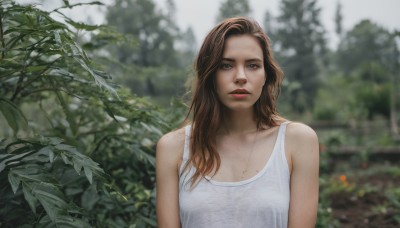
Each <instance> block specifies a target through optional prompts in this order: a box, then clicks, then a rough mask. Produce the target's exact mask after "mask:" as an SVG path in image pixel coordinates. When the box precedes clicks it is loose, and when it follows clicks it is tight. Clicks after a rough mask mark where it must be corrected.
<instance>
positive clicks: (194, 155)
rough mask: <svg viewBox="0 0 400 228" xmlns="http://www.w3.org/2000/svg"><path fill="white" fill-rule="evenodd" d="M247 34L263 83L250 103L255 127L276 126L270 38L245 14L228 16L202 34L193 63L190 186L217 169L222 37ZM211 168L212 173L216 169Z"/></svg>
mask: <svg viewBox="0 0 400 228" xmlns="http://www.w3.org/2000/svg"><path fill="white" fill-rule="evenodd" d="M245 34H248V35H251V36H253V37H255V38H256V39H257V40H258V42H259V44H260V46H261V49H262V52H263V57H264V69H265V74H266V83H265V85H264V87H263V89H262V92H261V96H260V98H259V99H258V100H257V102H256V103H255V104H254V118H255V120H256V123H257V126H258V127H261V126H276V125H277V124H278V123H277V120H278V119H280V117H279V116H278V114H277V111H276V100H277V98H278V95H279V90H280V85H281V82H282V79H283V72H282V71H281V69H280V67H279V66H278V64H277V63H276V62H275V60H274V58H273V57H272V53H271V49H270V41H269V38H268V37H267V35H266V34H265V32H264V31H263V29H262V28H261V27H260V25H259V24H258V23H257V22H256V21H255V20H253V19H250V18H245V17H235V18H228V19H226V20H224V21H222V22H221V23H220V24H218V25H217V26H215V27H214V28H213V29H212V30H211V31H210V32H209V33H208V35H207V36H206V38H205V39H204V42H203V44H202V46H201V48H200V51H199V54H198V56H197V59H196V62H195V74H196V78H195V80H196V81H195V85H194V87H193V98H192V102H191V105H190V109H189V113H188V116H187V119H188V118H189V116H191V118H192V121H191V122H192V128H191V129H192V130H191V138H190V151H191V156H190V158H189V161H188V162H187V163H186V165H185V168H184V170H187V168H188V167H189V165H193V166H194V167H195V168H196V171H195V173H194V175H193V176H192V177H191V185H192V186H193V185H194V184H195V183H196V182H197V181H198V180H199V178H200V177H202V176H206V175H208V174H210V173H211V172H213V171H214V168H216V171H217V170H218V169H219V167H220V164H221V160H220V157H219V155H218V153H217V151H216V133H217V131H218V129H219V128H220V126H221V122H222V121H221V120H222V109H223V105H222V103H221V102H220V101H219V98H218V95H217V92H216V86H215V75H216V72H217V70H218V67H219V65H220V64H221V59H222V55H223V51H224V47H225V42H226V40H227V39H228V38H229V37H230V36H232V35H245ZM216 171H215V172H216Z"/></svg>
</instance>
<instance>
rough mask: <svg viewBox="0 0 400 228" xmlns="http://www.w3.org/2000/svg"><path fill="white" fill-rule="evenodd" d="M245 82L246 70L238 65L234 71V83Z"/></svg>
mask: <svg viewBox="0 0 400 228" xmlns="http://www.w3.org/2000/svg"><path fill="white" fill-rule="evenodd" d="M246 82H247V77H246V72H245V71H244V68H243V67H239V68H238V70H237V72H236V77H235V83H236V84H243V83H246Z"/></svg>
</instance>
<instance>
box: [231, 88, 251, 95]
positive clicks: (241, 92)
mask: <svg viewBox="0 0 400 228" xmlns="http://www.w3.org/2000/svg"><path fill="white" fill-rule="evenodd" d="M229 94H250V92H249V91H247V90H245V89H236V90H234V91H232V92H230V93H229Z"/></svg>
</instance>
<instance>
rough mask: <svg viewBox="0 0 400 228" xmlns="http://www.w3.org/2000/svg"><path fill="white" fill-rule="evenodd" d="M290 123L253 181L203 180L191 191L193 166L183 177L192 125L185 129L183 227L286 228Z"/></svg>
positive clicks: (181, 181)
mask: <svg viewBox="0 0 400 228" xmlns="http://www.w3.org/2000/svg"><path fill="white" fill-rule="evenodd" d="M286 125H287V122H286V123H283V124H281V126H280V127H279V131H278V136H277V139H276V142H275V146H274V148H273V151H272V153H271V156H270V158H269V159H268V161H266V164H265V166H264V168H263V169H262V170H261V171H260V172H259V173H258V174H257V175H256V176H253V177H252V178H250V179H247V180H244V181H239V182H220V181H214V180H212V179H208V178H207V179H205V178H202V179H201V180H200V182H199V183H198V184H197V185H196V186H195V188H193V189H192V190H190V181H188V180H189V178H190V176H191V175H193V173H194V171H195V168H194V167H193V166H192V167H191V168H190V169H189V170H188V171H186V172H185V173H183V174H182V172H183V167H184V165H185V163H186V162H187V160H188V158H189V154H190V153H189V139H190V126H187V127H186V129H185V147H184V153H183V162H182V165H181V167H180V168H181V173H180V175H181V176H180V179H179V208H180V220H181V225H182V228H214V227H215V228H224V227H226V228H252V227H266V228H286V227H287V223H288V210H289V200H290V189H289V183H290V173H289V167H288V163H287V159H286V155H285V147H284V142H285V130H286Z"/></svg>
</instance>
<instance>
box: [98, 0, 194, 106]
mask: <svg viewBox="0 0 400 228" xmlns="http://www.w3.org/2000/svg"><path fill="white" fill-rule="evenodd" d="M167 9H169V10H168V11H167V12H164V11H162V10H160V9H158V8H157V7H156V4H155V3H154V2H153V0H118V1H115V4H114V5H112V6H111V7H109V8H108V10H107V23H108V25H110V26H113V27H114V28H115V29H116V30H117V31H119V32H121V33H122V34H124V35H128V36H129V37H131V38H132V40H135V41H136V43H137V45H134V46H132V45H127V44H123V43H122V44H121V45H119V46H112V47H108V51H109V58H108V59H106V60H105V61H103V63H104V65H105V66H107V68H108V69H109V70H110V71H113V72H114V75H115V76H116V78H117V80H118V82H120V83H121V84H124V85H126V86H128V87H129V88H130V89H131V91H132V92H133V93H134V94H137V95H139V96H150V97H152V98H155V99H154V100H156V101H160V100H162V101H161V102H160V103H161V104H163V105H164V106H166V104H167V103H168V100H169V99H171V98H172V97H177V96H180V95H182V94H183V91H184V87H183V85H184V82H185V80H186V78H187V76H188V70H186V69H187V67H188V66H189V65H191V64H192V61H193V56H194V48H195V46H194V44H195V38H194V35H193V31H192V30H191V29H190V28H189V29H188V30H187V31H186V32H185V33H181V32H180V31H179V29H178V27H177V25H176V24H175V21H174V13H175V12H174V4H173V2H172V1H167ZM110 58H111V59H113V61H112V62H111V64H110V61H109V59H110ZM121 63H122V64H121ZM132 73H134V74H135V76H134V77H132ZM160 98H161V99H160Z"/></svg>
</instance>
